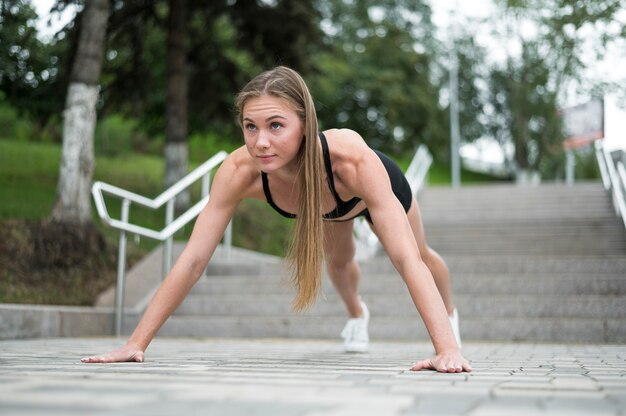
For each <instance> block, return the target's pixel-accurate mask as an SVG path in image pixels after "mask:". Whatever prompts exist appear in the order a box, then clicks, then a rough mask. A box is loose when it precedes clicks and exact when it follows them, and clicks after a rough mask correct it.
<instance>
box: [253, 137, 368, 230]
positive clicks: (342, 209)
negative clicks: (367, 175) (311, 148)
mask: <svg viewBox="0 0 626 416" xmlns="http://www.w3.org/2000/svg"><path fill="white" fill-rule="evenodd" d="M319 136H320V142H321V143H322V153H323V156H324V167H325V168H326V178H327V179H328V187H329V188H330V192H331V193H332V194H333V198H334V199H335V203H336V204H337V206H336V207H335V209H334V210H332V211H330V212H327V213H326V214H324V216H323V217H324V219H326V220H333V219H336V218H341V217H343V216H344V215H346V214H347V213H349V212H350V211H351V210H352V209H353V208H354V207H355V206H356V204H358V203H359V202H360V201H361V198H358V197H356V196H355V197H354V198H352V199H350V200H349V201H344V200H342V199H341V198H340V197H339V194H338V193H337V191H336V190H335V180H334V179H333V168H332V166H331V164H330V152H329V151H328V142H327V141H326V136H324V133H322V132H320V133H319ZM261 178H262V180H263V192H264V193H265V199H267V203H268V204H270V206H271V207H272V208H274V210H276V212H278V213H279V214H280V215H282V216H283V217H287V218H296V214H292V213H290V212H287V211H284V210H282V209H281V208H280V207H279V206H278V205H276V204H275V203H274V201H273V200H272V194H271V193H270V186H269V182H268V180H267V173H265V172H261Z"/></svg>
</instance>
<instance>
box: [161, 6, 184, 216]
mask: <svg viewBox="0 0 626 416" xmlns="http://www.w3.org/2000/svg"><path fill="white" fill-rule="evenodd" d="M169 9H170V10H169V19H168V32H167V103H166V131H165V187H166V188H168V187H170V186H172V185H173V184H174V183H176V182H177V181H178V180H179V179H181V178H182V177H183V176H185V174H186V173H187V157H188V147H187V117H188V116H187V88H188V86H187V84H188V76H187V0H170V1H169ZM188 206H189V192H187V191H186V192H184V193H181V194H179V195H178V197H177V198H176V210H177V211H182V210H184V209H186V208H187V207H188Z"/></svg>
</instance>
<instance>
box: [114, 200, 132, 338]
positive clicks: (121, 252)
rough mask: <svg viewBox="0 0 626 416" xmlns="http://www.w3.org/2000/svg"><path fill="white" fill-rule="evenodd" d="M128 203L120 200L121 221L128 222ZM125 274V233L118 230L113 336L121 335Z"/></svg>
mask: <svg viewBox="0 0 626 416" xmlns="http://www.w3.org/2000/svg"><path fill="white" fill-rule="evenodd" d="M129 210H130V201H129V200H128V199H124V200H122V215H121V220H122V221H123V222H125V223H127V222H128V212H129ZM125 274H126V231H124V230H120V241H119V247H118V252H117V286H116V288H115V335H117V336H120V335H122V321H123V319H124V278H125Z"/></svg>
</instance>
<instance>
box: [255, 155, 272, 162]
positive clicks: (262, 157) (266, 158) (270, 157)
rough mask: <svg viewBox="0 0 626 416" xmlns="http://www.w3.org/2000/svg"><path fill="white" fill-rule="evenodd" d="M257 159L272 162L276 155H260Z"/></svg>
mask: <svg viewBox="0 0 626 416" xmlns="http://www.w3.org/2000/svg"><path fill="white" fill-rule="evenodd" d="M257 158H258V159H259V160H260V161H261V162H269V161H270V160H272V159H273V158H274V155H259V156H257Z"/></svg>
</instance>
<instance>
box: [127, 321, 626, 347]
mask: <svg viewBox="0 0 626 416" xmlns="http://www.w3.org/2000/svg"><path fill="white" fill-rule="evenodd" d="M623 322H624V321H623V320H618V319H593V318H585V319H582V318H563V319H545V318H498V319H494V318H493V317H488V318H464V317H463V316H461V334H462V338H463V340H464V341H465V342H471V341H472V340H479V341H488V340H493V341H496V340H497V341H516V342H519V341H528V340H533V341H536V342H611V343H615V342H617V343H623V342H626V328H624V323H623ZM136 323H137V320H136V319H135V320H131V319H129V320H127V322H125V327H124V329H125V331H129V330H132V328H134V326H135V325H136ZM345 323H346V320H345V318H339V317H321V316H256V315H239V316H211V317H206V316H192V317H188V316H172V317H171V318H170V319H169V320H168V321H167V322H166V323H165V325H164V326H163V328H162V329H161V331H160V332H159V335H162V336H194V337H292V338H329V339H337V343H338V348H341V339H340V338H339V333H340V332H341V330H342V328H343V326H344V325H345ZM369 330H370V331H369V332H370V338H371V341H372V342H376V341H377V340H385V339H397V340H416V341H417V340H428V339H429V338H428V334H427V332H426V329H425V328H424V325H423V324H422V322H421V320H420V319H419V317H417V316H415V317H411V318H405V319H402V318H395V317H394V318H391V317H373V318H372V319H371V321H370V327H369Z"/></svg>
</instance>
